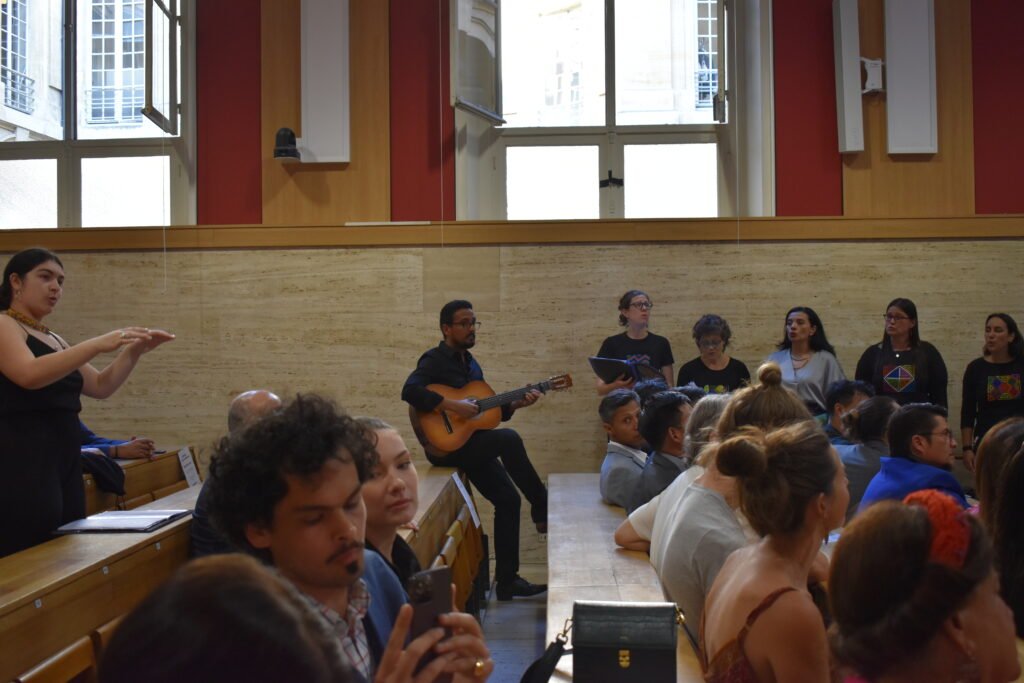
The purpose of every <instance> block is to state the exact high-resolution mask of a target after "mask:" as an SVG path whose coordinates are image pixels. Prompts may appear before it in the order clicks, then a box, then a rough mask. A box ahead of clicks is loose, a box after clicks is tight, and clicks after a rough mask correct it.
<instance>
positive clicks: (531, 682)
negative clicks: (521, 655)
mask: <svg viewBox="0 0 1024 683" xmlns="http://www.w3.org/2000/svg"><path fill="white" fill-rule="evenodd" d="M571 630H572V617H570V618H568V619H566V620H565V627H563V628H562V632H561V633H559V634H558V635H556V636H555V639H554V640H553V641H551V644H550V645H548V648H547V649H546V650H544V654H542V655H541V656H540V657H538V658H537V659H536V660H534V662H533V663H532V664H530V666H529V667H527V669H526V671H524V672H523V677H522V678H521V679H519V683H547V682H548V681H549V680H551V676H552V675H553V674H554V673H555V667H556V666H558V660H560V659H561V658H562V657H563V656H564V655H571V654H572V650H566V649H565V644H566V643H567V642H569V631H571Z"/></svg>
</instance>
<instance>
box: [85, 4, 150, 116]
mask: <svg viewBox="0 0 1024 683" xmlns="http://www.w3.org/2000/svg"><path fill="white" fill-rule="evenodd" d="M119 8H120V17H118V9H119ZM145 12H146V11H145V6H144V4H143V2H142V0H92V19H91V24H92V26H91V29H92V69H91V79H90V84H91V87H90V88H88V89H86V91H85V99H86V111H87V112H88V122H89V123H90V124H99V125H104V124H107V125H110V124H124V123H132V124H137V123H141V122H142V107H143V105H144V104H145V56H146V50H145V35H144V32H145V23H146V22H145Z"/></svg>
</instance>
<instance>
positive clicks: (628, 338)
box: [597, 289, 675, 396]
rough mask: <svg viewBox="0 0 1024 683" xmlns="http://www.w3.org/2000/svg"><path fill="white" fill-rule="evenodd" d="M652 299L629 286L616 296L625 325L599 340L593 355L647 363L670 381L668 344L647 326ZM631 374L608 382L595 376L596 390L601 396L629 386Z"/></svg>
mask: <svg viewBox="0 0 1024 683" xmlns="http://www.w3.org/2000/svg"><path fill="white" fill-rule="evenodd" d="M653 309H654V302H653V301H651V297H650V296H648V294H647V292H644V291H642V290H639V289H631V290H629V291H628V292H626V293H625V294H623V295H622V296H621V297H619V325H621V326H622V327H625V328H626V331H625V332H622V333H621V334H613V335H612V336H610V337H608V338H607V339H605V340H604V342H602V343H601V348H600V349H599V350H598V352H597V355H598V356H600V357H601V358H615V359H617V360H625V361H631V362H634V363H638V364H642V365H647V366H649V367H650V368H652V369H653V370H655V371H657V372H659V373H661V375H662V376H663V377H664V378H665V383H666V384H671V383H672V364H673V363H675V358H673V357H672V345H671V344H669V342H668V339H666V338H665V337H662V336H659V335H657V334H654V333H653V332H651V331H650V330H649V329H648V324H649V323H650V320H651V311H652V310H653ZM633 384H634V380H633V378H632V377H620V378H618V379H616V380H614V381H612V382H604V381H603V380H602V379H601V378H600V377H598V378H597V393H598V394H600V395H601V396H604V395H605V394H607V393H608V392H609V391H612V390H614V389H632V388H633Z"/></svg>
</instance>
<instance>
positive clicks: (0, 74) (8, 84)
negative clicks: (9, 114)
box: [0, 0, 36, 114]
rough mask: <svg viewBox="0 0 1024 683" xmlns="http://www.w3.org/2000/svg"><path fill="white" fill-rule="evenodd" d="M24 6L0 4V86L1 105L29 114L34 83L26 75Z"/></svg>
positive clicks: (12, 1)
mask: <svg viewBox="0 0 1024 683" xmlns="http://www.w3.org/2000/svg"><path fill="white" fill-rule="evenodd" d="M27 37H28V3H27V0H7V2H5V3H3V4H0V84H2V85H3V91H4V105H5V106H7V107H10V108H12V109H17V110H18V111H21V112H24V113H26V114H31V113H32V112H33V111H35V108H36V97H35V90H36V82H35V79H33V78H31V77H29V75H28V45H27Z"/></svg>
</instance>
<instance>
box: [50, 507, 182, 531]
mask: <svg viewBox="0 0 1024 683" xmlns="http://www.w3.org/2000/svg"><path fill="white" fill-rule="evenodd" d="M190 514H192V511H191V510H110V511H108V512H100V513H99V514H95V515H90V516H88V517H86V518H85V519H76V520H75V521H74V522H68V523H67V524H65V525H64V526H62V527H60V528H58V529H57V532H56V533H58V534H116V533H134V534H137V533H148V532H150V531H155V530H157V529H159V528H160V527H162V526H166V525H168V524H170V523H171V522H173V521H174V520H176V519H181V518H182V517H185V516H186V515H190Z"/></svg>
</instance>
